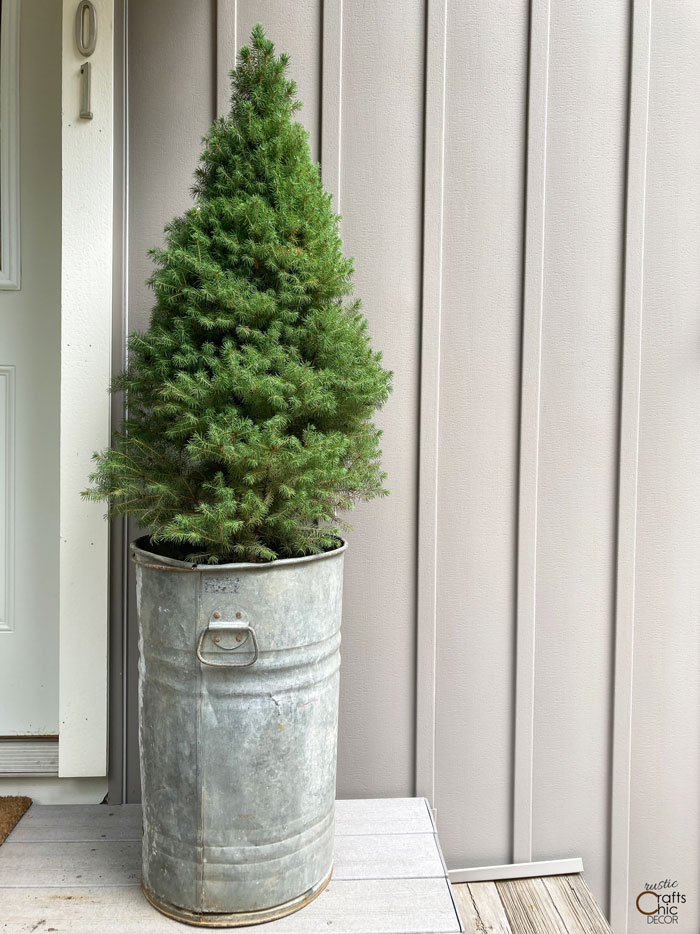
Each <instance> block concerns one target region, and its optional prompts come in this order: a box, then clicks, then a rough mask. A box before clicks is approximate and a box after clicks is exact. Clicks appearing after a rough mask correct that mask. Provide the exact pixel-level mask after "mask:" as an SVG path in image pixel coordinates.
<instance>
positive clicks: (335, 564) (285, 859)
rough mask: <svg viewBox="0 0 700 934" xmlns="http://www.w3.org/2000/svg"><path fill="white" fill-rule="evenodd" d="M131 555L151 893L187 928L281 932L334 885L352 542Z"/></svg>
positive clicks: (146, 879) (137, 547)
mask: <svg viewBox="0 0 700 934" xmlns="http://www.w3.org/2000/svg"><path fill="white" fill-rule="evenodd" d="M147 545H148V539H140V540H139V541H138V542H136V543H134V544H133V545H132V558H133V560H134V562H135V564H136V593H137V606H138V616H139V748H140V756H141V787H142V799H143V889H144V892H145V894H146V896H147V898H148V899H149V901H150V902H151V903H152V904H153V905H154V906H155V907H156V908H158V909H159V910H160V911H162V912H163V913H165V914H167V915H170V916H172V917H174V918H177V919H179V920H183V921H187V922H189V923H193V924H201V925H207V926H211V927H232V926H236V925H241V924H253V923H256V922H261V921H269V920H271V919H273V918H278V917H281V916H282V915H285V914H288V913H290V912H292V911H296V910H297V909H298V908H301V907H302V906H303V905H305V904H307V903H308V902H309V901H310V900H311V899H313V898H314V897H315V896H316V895H318V894H319V892H321V891H322V889H323V888H324V887H325V885H326V884H327V882H328V881H329V879H330V876H331V872H332V862H333V817H334V805H335V769H336V746H337V725H338V682H339V668H340V651H339V647H340V618H341V601H342V586H343V560H344V552H345V548H346V547H347V546H346V544H345V543H343V544H342V546H341V547H339V548H338V549H336V550H335V551H332V552H326V553H325V554H321V555H314V556H311V557H307V558H293V559H284V560H279V561H274V562H272V563H269V564H227V565H191V564H187V563H186V562H183V561H177V560H173V559H169V558H164V557H161V556H159V555H157V554H154V553H152V552H151V551H149V550H147V547H146V546H147Z"/></svg>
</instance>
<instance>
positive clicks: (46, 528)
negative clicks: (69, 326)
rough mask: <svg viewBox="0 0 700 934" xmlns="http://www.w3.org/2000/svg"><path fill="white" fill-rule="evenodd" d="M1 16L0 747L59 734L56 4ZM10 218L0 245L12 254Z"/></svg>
mask: <svg viewBox="0 0 700 934" xmlns="http://www.w3.org/2000/svg"><path fill="white" fill-rule="evenodd" d="M20 10H21V13H20ZM13 16H16V17H17V18H19V23H18V29H17V30H15V29H13V28H12V26H13ZM2 17H3V20H2V29H1V30H0V32H1V34H2V44H3V45H2V53H1V54H0V59H1V60H0V68H7V66H8V62H9V63H10V64H11V62H12V58H13V55H15V56H16V53H17V48H16V47H14V43H15V41H16V39H17V37H19V67H18V74H17V77H18V82H17V84H18V89H19V93H18V95H17V94H14V95H13V94H12V91H13V90H14V88H13V84H14V82H13V81H12V80H11V77H12V76H11V75H10V80H6V78H5V76H6V74H9V72H8V71H4V72H3V74H2V82H0V83H3V82H4V87H5V89H6V91H7V92H8V93H7V94H6V95H5V97H4V101H3V103H4V108H3V112H2V127H1V128H0V133H1V135H2V137H4V139H3V146H2V156H3V159H4V165H3V166H2V171H9V170H11V169H12V147H13V146H15V145H16V139H17V137H16V126H17V125H18V126H19V160H18V166H17V168H18V171H17V176H16V177H15V178H14V179H13V178H12V177H10V178H9V179H8V182H7V187H5V186H3V188H2V196H3V198H5V197H6V192H9V195H10V198H12V196H13V195H14V193H15V191H16V189H15V186H16V185H17V184H19V214H20V224H19V227H20V230H21V237H20V243H19V244H16V245H18V246H19V249H18V251H17V252H18V255H19V260H20V264H21V274H20V277H19V285H20V287H19V288H17V287H16V282H15V283H13V285H14V287H8V284H7V282H3V281H1V279H0V509H1V513H0V737H12V736H36V735H42V736H43V735H46V734H57V733H58V726H59V706H58V704H59V701H58V674H59V653H58V646H59V593H58V581H59V508H58V507H59V417H60V408H59V405H60V351H61V343H60V341H61V42H62V40H61V35H62V10H61V4H60V3H56V2H55V0H21V3H20V2H19V0H14V2H13V0H2ZM17 98H18V100H17ZM15 102H16V103H17V105H18V115H17V116H18V120H13V116H14V114H13V108H14V106H15ZM11 214H12V212H11V211H10V212H7V211H3V212H2V215H3V217H2V220H3V227H2V230H1V231H0V236H1V237H2V241H3V243H10V242H13V244H14V241H15V239H16V237H17V218H16V217H12V216H11ZM6 228H7V229H6ZM3 272H5V270H3ZM2 771H3V763H2V747H0V773H2Z"/></svg>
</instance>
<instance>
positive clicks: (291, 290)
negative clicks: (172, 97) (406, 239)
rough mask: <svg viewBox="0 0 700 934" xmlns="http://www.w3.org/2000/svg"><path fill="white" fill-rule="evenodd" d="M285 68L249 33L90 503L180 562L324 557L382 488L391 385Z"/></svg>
mask: <svg viewBox="0 0 700 934" xmlns="http://www.w3.org/2000/svg"><path fill="white" fill-rule="evenodd" d="M287 63H288V59H287V57H286V56H285V55H280V56H276V55H275V52H274V46H273V44H272V43H271V42H270V41H269V40H268V39H267V38H266V37H265V33H264V31H263V29H262V27H261V26H259V25H258V26H256V27H255V28H254V30H253V34H252V40H251V47H250V48H247V47H246V48H243V49H242V50H241V53H240V57H239V64H238V67H237V68H236V69H235V71H234V72H232V79H233V93H232V108H231V114H230V116H229V117H227V118H224V119H219V120H217V121H216V122H215V123H214V125H213V126H212V128H211V130H210V132H209V134H208V135H207V136H206V137H205V140H204V143H205V149H204V153H203V155H202V157H201V162H200V165H199V167H198V169H197V170H196V182H195V186H194V195H195V202H194V205H193V207H191V208H190V209H189V210H188V211H187V213H186V214H185V215H184V217H181V218H177V219H176V220H174V221H173V222H172V223H171V224H170V225H169V226H168V227H167V228H166V238H165V240H166V243H165V246H164V248H163V249H159V250H153V251H152V255H153V257H154V260H155V263H156V267H157V268H156V272H155V273H154V275H153V277H152V279H151V285H152V287H153V290H154V292H155V307H154V310H153V314H152V318H151V324H150V327H149V329H148V330H147V331H146V332H145V333H144V334H132V335H131V336H130V339H129V348H130V350H129V364H128V368H127V370H126V372H125V373H123V374H122V375H121V376H120V377H118V378H117V379H116V380H115V382H114V385H113V389H114V390H126V393H127V401H128V418H127V419H126V421H125V422H124V424H123V426H122V428H121V429H120V430H119V431H117V432H115V434H114V437H113V446H112V448H111V449H109V450H106V451H103V452H102V453H100V454H96V455H95V460H96V462H97V467H96V470H95V473H94V474H92V475H91V478H90V479H91V481H92V486H91V489H90V490H88V491H87V492H86V493H85V496H86V497H88V498H89V499H93V500H109V504H110V505H109V512H108V515H109V516H118V515H125V514H128V515H131V516H133V517H134V518H135V519H136V520H137V521H138V523H139V525H141V526H143V527H146V528H148V529H149V530H150V532H151V541H152V543H153V545H154V546H157V545H158V543H162V545H161V548H160V550H162V551H165V552H167V553H168V554H173V555H177V556H178V557H182V558H183V559H186V560H189V561H198V562H211V563H215V562H222V561H251V560H252V561H260V560H263V561H264V560H272V559H274V558H276V557H289V556H299V555H307V554H316V553H319V552H321V551H324V550H327V549H329V548H333V547H336V546H337V535H338V526H339V525H340V526H342V525H343V524H342V523H341V522H340V520H339V517H338V514H339V513H340V512H342V511H344V510H348V509H351V508H352V507H353V505H354V503H355V501H357V500H360V499H364V500H367V499H373V498H374V497H377V496H381V495H384V494H385V493H386V490H385V489H384V488H383V481H384V478H385V474H383V473H382V472H381V468H380V464H379V459H380V454H381V451H380V450H379V446H378V445H379V436H380V432H379V431H378V430H377V429H376V428H375V427H374V426H373V424H372V421H371V417H372V415H373V413H374V411H375V410H376V409H377V407H378V406H380V405H382V403H383V402H384V401H385V400H386V398H387V396H388V393H389V388H390V378H391V374H390V373H388V372H387V371H386V370H384V369H383V368H382V366H381V355H380V354H379V353H376V352H374V351H373V350H372V349H371V347H370V343H369V336H368V331H367V322H366V320H365V318H364V316H363V315H362V314H361V312H360V303H359V302H358V301H353V300H351V299H350V298H349V296H350V295H351V292H352V283H351V277H352V271H353V267H352V262H351V260H348V259H346V258H345V257H344V256H343V253H342V244H341V240H340V236H339V233H338V221H339V218H338V217H337V216H336V215H335V214H334V213H333V211H332V208H331V198H330V195H329V194H327V193H326V192H325V191H324V189H323V186H322V184H321V179H320V174H319V168H318V166H317V165H315V164H314V163H312V161H311V158H310V154H309V146H308V134H307V133H306V131H305V130H304V129H303V127H302V126H301V125H300V124H299V123H297V122H296V121H295V120H294V114H295V112H296V111H297V110H298V109H299V107H300V106H301V104H300V103H299V102H298V101H297V100H296V99H295V84H294V82H293V81H290V80H289V79H288V78H287V76H286V71H287ZM157 550H158V549H157Z"/></svg>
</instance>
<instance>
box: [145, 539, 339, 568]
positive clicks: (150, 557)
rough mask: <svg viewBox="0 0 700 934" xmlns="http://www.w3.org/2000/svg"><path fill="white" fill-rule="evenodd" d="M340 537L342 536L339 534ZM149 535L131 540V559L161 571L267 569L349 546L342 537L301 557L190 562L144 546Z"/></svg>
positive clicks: (321, 557)
mask: <svg viewBox="0 0 700 934" xmlns="http://www.w3.org/2000/svg"><path fill="white" fill-rule="evenodd" d="M339 538H340V536H339ZM147 541H148V536H147V535H142V536H141V538H137V539H136V540H135V541H133V542H131V545H130V546H129V547H130V549H131V560H132V561H133V562H134V564H139V565H141V567H146V568H153V569H154V570H159V571H173V570H175V571H194V572H200V571H206V572H209V573H212V572H213V573H216V572H218V571H240V570H249V571H265V570H269V569H270V568H275V567H282V566H284V567H287V566H289V565H291V564H306V563H308V562H309V561H323V560H324V558H333V557H336V556H337V555H340V554H342V553H343V552H344V551H345V550H346V548H347V547H348V543H347V542H346V541H345V539H344V538H340V541H341V542H342V544H341V545H340V546H339V547H338V548H334V549H333V550H332V551H323V552H321V554H319V555H304V556H303V557H301V558H277V559H276V560H275V561H267V562H260V563H257V562H255V561H239V562H236V563H234V564H189V563H188V562H187V561H180V560H179V559H178V558H166V557H165V555H159V554H157V553H156V552H154V551H149V550H148V549H147V548H143V547H142V545H141V544H139V543H140V542H147Z"/></svg>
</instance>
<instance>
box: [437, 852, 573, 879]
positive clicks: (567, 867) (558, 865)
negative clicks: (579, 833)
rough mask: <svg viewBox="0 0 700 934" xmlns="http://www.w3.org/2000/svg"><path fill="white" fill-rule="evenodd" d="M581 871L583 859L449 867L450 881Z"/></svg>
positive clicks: (521, 877)
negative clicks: (464, 867) (461, 867)
mask: <svg viewBox="0 0 700 934" xmlns="http://www.w3.org/2000/svg"><path fill="white" fill-rule="evenodd" d="M576 872H583V860H582V859H581V858H580V857H579V856H576V857H572V858H571V859H550V860H542V861H540V862H536V863H508V864H506V865H504V866H474V867H473V868H471V869H451V870H450V872H449V877H450V882H451V883H452V884H453V885H455V884H456V883H459V882H496V881H497V880H499V879H534V878H536V877H538V876H561V875H570V874H571V873H576Z"/></svg>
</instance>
